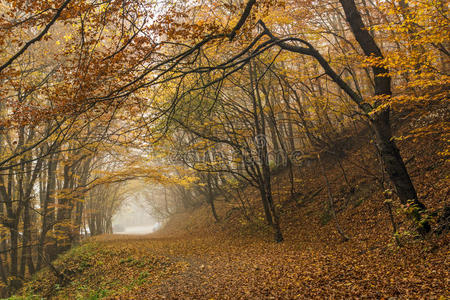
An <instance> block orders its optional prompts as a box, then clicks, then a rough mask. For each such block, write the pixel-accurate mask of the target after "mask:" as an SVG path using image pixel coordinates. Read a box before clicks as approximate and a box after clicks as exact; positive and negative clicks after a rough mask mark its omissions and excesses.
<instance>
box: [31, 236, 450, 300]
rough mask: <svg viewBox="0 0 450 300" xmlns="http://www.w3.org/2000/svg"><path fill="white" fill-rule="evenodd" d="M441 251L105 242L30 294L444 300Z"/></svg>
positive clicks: (209, 241)
mask: <svg viewBox="0 0 450 300" xmlns="http://www.w3.org/2000/svg"><path fill="white" fill-rule="evenodd" d="M353 245H354V244H353ZM442 251H445V249H441V250H439V251H438V252H437V253H434V254H433V253H429V254H427V256H426V262H423V260H424V258H425V257H423V255H411V256H410V257H409V259H405V255H404V253H403V252H397V251H395V250H390V249H388V248H384V249H380V248H375V247H374V248H370V249H367V250H363V251H361V250H360V249H358V247H353V246H352V244H350V243H348V242H346V243H339V244H338V245H336V247H330V246H329V245H327V243H320V242H319V243H308V242H300V243H298V241H297V242H284V243H279V244H277V243H274V242H271V241H269V240H267V241H265V240H261V239H258V238H249V237H243V238H241V239H235V238H233V239H231V238H226V237H224V236H222V235H220V234H218V235H216V236H204V237H200V236H178V237H157V236H152V235H149V236H125V235H122V236H121V235H109V236H101V237H97V238H95V239H92V240H90V241H89V242H88V243H85V244H84V245H82V246H80V247H77V248H74V249H73V250H72V251H70V252H69V253H68V254H66V255H65V256H64V257H62V258H61V259H60V260H59V261H57V262H56V263H55V264H56V265H57V266H58V267H59V268H60V270H61V272H63V273H64V274H66V275H65V276H67V278H68V279H67V281H66V282H65V283H64V282H59V283H55V278H51V276H48V275H49V274H48V273H47V274H46V275H47V276H45V277H41V278H40V279H38V280H36V281H33V282H31V283H30V285H29V288H31V287H33V289H34V291H35V292H38V293H39V294H40V295H43V296H45V297H48V298H54V299H60V297H64V298H69V299H86V298H88V299H100V298H106V299H312V298H321V299H323V298H324V297H327V298H329V297H331V298H349V297H357V298H377V299H382V298H385V299H388V298H390V297H397V298H396V299H413V298H420V297H421V296H423V297H425V298H427V299H432V298H435V299H446V297H448V296H450V294H449V293H448V291H446V288H445V287H446V286H448V278H449V276H448V275H449V274H448V270H449V264H448V261H445V260H442V258H443V257H445V253H441V252H442ZM69 278H70V280H69ZM69 282H70V283H69Z"/></svg>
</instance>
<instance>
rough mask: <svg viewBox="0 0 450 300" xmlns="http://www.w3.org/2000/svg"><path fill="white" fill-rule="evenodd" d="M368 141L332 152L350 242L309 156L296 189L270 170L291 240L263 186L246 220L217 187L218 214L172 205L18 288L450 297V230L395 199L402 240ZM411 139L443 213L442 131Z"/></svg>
mask: <svg viewBox="0 0 450 300" xmlns="http://www.w3.org/2000/svg"><path fill="white" fill-rule="evenodd" d="M363 141H364V137H361V140H355V141H353V144H354V145H353V146H352V147H353V151H351V153H352V154H349V155H347V156H346V157H345V158H344V159H343V160H342V167H340V166H339V165H338V164H337V163H336V161H334V160H332V159H328V160H326V161H325V162H326V169H327V173H328V176H329V179H330V182H331V184H332V191H333V194H334V198H335V199H336V205H337V210H338V214H337V220H338V221H339V222H340V225H341V227H342V228H343V230H344V231H345V233H346V234H347V235H348V236H349V237H350V240H349V241H346V242H342V239H341V238H340V236H339V234H338V233H337V232H336V229H335V222H336V220H333V219H332V218H331V216H330V213H329V211H328V208H327V204H326V203H327V201H326V197H327V193H326V190H325V188H324V181H323V178H322V176H321V174H320V173H319V170H318V169H317V167H316V166H314V165H311V166H310V167H308V168H305V167H303V168H301V169H300V168H299V169H298V170H296V178H297V184H296V186H297V194H296V197H295V198H294V199H293V198H291V197H290V195H289V189H288V179H287V174H286V173H281V174H279V175H278V176H276V178H275V179H274V182H273V186H274V194H275V199H276V201H277V203H278V204H279V210H280V212H281V219H282V221H281V226H282V230H283V233H284V235H285V242H283V243H279V244H277V243H274V242H273V241H272V235H271V231H270V228H268V227H267V226H266V225H265V224H264V222H263V216H262V215H260V214H258V212H259V211H261V210H260V209H258V208H259V205H260V204H259V199H258V196H257V193H256V191H254V190H253V189H251V188H248V189H246V190H245V191H242V193H241V197H240V199H244V200H245V201H247V200H248V205H249V207H251V209H248V208H247V212H248V213H249V214H250V215H251V214H252V213H253V214H254V215H252V217H251V218H250V220H248V219H247V218H246V217H245V216H244V214H243V213H242V209H240V208H239V207H240V206H239V204H238V203H239V201H238V200H237V196H236V195H230V197H229V198H232V197H236V199H234V200H233V201H231V199H217V210H218V213H219V215H220V217H221V221H220V222H215V221H214V219H213V217H212V215H211V213H210V211H209V208H208V206H206V205H205V206H202V207H200V208H198V209H196V210H194V211H190V212H185V213H180V214H177V215H174V216H173V217H172V218H171V219H170V220H169V222H168V223H167V224H166V226H165V227H164V228H163V229H162V230H160V231H159V232H157V233H155V234H152V235H148V236H120V235H110V236H100V237H96V238H92V239H89V240H88V241H86V242H85V243H84V244H83V245H81V246H80V247H77V248H75V249H73V250H72V251H70V252H69V253H67V254H65V255H64V256H62V257H60V258H59V259H58V261H56V262H55V263H54V265H55V267H56V270H54V271H51V270H50V269H47V270H43V271H42V272H40V273H39V274H38V275H37V276H36V278H35V280H33V281H32V282H30V283H28V284H27V286H26V287H25V289H24V290H23V291H22V293H21V294H22V295H24V296H26V295H28V296H29V295H39V296H43V297H46V298H54V299H64V298H68V299H77V298H78V299H86V298H87V299H99V298H104V297H105V298H120V299H239V298H240V299H294V298H298V299H311V298H317V299H323V298H371V299H373V298H377V299H383V298H384V299H388V298H390V297H396V298H394V299H416V298H417V299H420V298H422V299H447V298H448V297H450V293H449V291H448V289H447V287H448V286H449V284H450V282H449V278H450V276H449V270H450V262H449V260H448V257H449V253H450V252H449V250H450V249H449V244H448V241H449V234H448V232H444V233H443V234H441V235H440V236H437V235H435V234H432V235H430V236H428V237H427V238H426V239H425V240H422V239H418V238H415V237H414V236H413V229H412V227H411V224H410V222H409V220H407V219H406V218H405V217H404V214H402V213H401V207H400V206H399V205H398V204H396V203H395V202H394V203H393V205H394V207H393V212H394V220H395V223H396V225H397V226H398V232H399V234H398V235H397V238H398V242H399V243H400V244H401V245H402V247H399V246H398V245H397V244H396V243H395V241H394V239H393V234H392V224H391V219H390V217H389V214H388V211H387V209H386V206H385V204H384V197H383V189H382V187H381V185H380V183H379V182H377V181H376V178H379V176H381V170H380V169H379V168H378V167H377V164H376V155H375V154H374V151H373V148H372V147H373V146H372V145H365V144H364V142H363ZM410 143H412V141H402V142H401V145H400V146H401V149H402V152H403V155H404V156H405V157H406V158H407V160H408V168H409V170H410V172H411V174H412V175H413V179H414V181H415V184H416V186H417V187H418V190H419V191H420V195H419V196H420V197H421V199H423V200H424V202H425V203H426V205H427V206H428V207H429V210H430V216H431V218H432V219H433V220H435V222H437V221H436V220H437V217H436V216H438V215H439V214H441V213H442V210H443V208H444V206H446V205H448V192H449V190H448V162H447V161H446V160H444V159H443V158H442V157H441V156H439V155H438V154H437V153H438V152H439V149H441V148H442V145H440V144H439V143H440V139H436V137H434V138H433V137H429V139H428V140H422V141H421V143H420V144H419V143H415V144H414V147H411V144H410ZM361 145H365V146H361ZM410 149H414V152H413V151H411V150H410ZM342 169H343V170H344V173H345V177H346V180H345V179H344V175H343V174H344V173H343V171H342ZM225 200H227V201H225ZM433 226H434V228H437V227H438V226H439V224H437V223H433ZM58 273H59V274H58ZM58 277H59V278H58Z"/></svg>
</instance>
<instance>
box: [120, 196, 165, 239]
mask: <svg viewBox="0 0 450 300" xmlns="http://www.w3.org/2000/svg"><path fill="white" fill-rule="evenodd" d="M112 223H113V232H114V233H117V234H149V233H152V232H154V231H156V230H158V229H159V228H160V226H161V224H160V222H158V221H157V220H156V219H155V218H154V217H152V216H151V215H150V214H149V213H148V212H147V211H146V209H145V203H143V202H141V201H139V199H136V198H134V197H133V198H130V199H127V200H126V201H125V203H124V204H123V205H122V207H121V208H120V210H119V212H118V213H117V214H116V215H115V216H114V218H113V222H112Z"/></svg>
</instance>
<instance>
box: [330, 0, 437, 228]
mask: <svg viewBox="0 0 450 300" xmlns="http://www.w3.org/2000/svg"><path fill="white" fill-rule="evenodd" d="M339 2H340V3H341V5H342V8H343V9H344V12H345V16H346V19H347V22H348V24H349V25H350V28H351V30H352V32H353V35H354V36H355V39H356V40H357V42H358V44H359V45H360V47H361V49H362V50H363V52H364V54H365V55H366V56H368V57H370V56H372V57H376V58H379V59H383V58H384V57H383V54H382V53H381V50H380V48H379V47H378V45H377V43H376V42H375V39H374V38H373V37H372V35H370V32H369V31H367V29H366V26H365V24H364V22H363V20H362V17H361V14H360V13H359V11H358V8H357V7H356V4H355V1H354V0H339ZM372 71H373V73H374V81H375V95H376V96H385V97H390V96H391V95H392V91H391V77H390V75H389V70H388V69H387V68H386V67H383V66H374V67H372ZM380 104H381V101H378V102H377V103H375V107H378V106H379V105H380ZM389 113H390V111H389V108H384V109H381V111H380V112H377V113H375V115H374V116H373V117H372V119H371V125H372V127H373V129H374V131H375V137H376V144H377V147H378V149H379V151H380V153H381V158H382V160H383V164H384V167H385V169H386V172H387V174H388V175H389V178H390V179H391V181H392V184H393V185H394V187H395V190H396V192H397V195H398V197H399V198H400V201H401V202H402V203H407V202H408V201H412V202H413V204H414V205H416V206H417V207H418V208H419V209H420V210H425V208H426V207H425V205H424V204H423V203H422V202H420V201H419V200H418V198H417V193H416V190H415V188H414V185H413V183H412V181H411V177H410V176H409V174H408V171H407V169H406V166H405V163H404V161H403V159H402V156H401V155H400V151H399V150H398V148H397V146H396V144H395V142H394V141H393V139H392V129H391V123H390V120H389ZM411 217H412V218H413V219H414V220H415V221H416V222H417V223H418V224H420V226H419V228H418V231H419V232H420V233H422V234H424V233H427V232H429V231H430V230H431V227H430V225H429V223H428V222H426V221H424V220H421V214H420V213H419V212H414V213H413V215H412V216H411Z"/></svg>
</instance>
